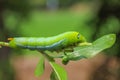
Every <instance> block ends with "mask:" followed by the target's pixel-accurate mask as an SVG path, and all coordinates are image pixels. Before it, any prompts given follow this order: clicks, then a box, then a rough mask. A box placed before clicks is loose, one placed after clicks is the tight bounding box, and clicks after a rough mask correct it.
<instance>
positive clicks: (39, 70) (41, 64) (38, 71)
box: [35, 55, 45, 77]
mask: <svg viewBox="0 0 120 80" xmlns="http://www.w3.org/2000/svg"><path fill="white" fill-rule="evenodd" d="M44 62H45V59H44V56H42V55H41V58H40V61H39V63H38V65H37V67H36V69H35V76H37V77H38V76H41V75H42V74H43V72H44V69H45V66H44Z"/></svg>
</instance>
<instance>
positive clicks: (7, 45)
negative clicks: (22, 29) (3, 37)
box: [0, 42, 9, 48]
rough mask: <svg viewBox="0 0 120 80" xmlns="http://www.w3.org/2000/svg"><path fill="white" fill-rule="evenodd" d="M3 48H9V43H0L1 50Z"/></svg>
mask: <svg viewBox="0 0 120 80" xmlns="http://www.w3.org/2000/svg"><path fill="white" fill-rule="evenodd" d="M2 46H6V47H9V43H7V42H0V48H1V47H2Z"/></svg>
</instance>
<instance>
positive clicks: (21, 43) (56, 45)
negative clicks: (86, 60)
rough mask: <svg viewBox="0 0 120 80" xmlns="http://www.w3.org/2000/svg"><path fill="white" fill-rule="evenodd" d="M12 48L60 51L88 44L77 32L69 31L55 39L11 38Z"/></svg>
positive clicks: (54, 37) (10, 44)
mask: <svg viewBox="0 0 120 80" xmlns="http://www.w3.org/2000/svg"><path fill="white" fill-rule="evenodd" d="M9 39H10V42H9V46H10V47H12V48H16V47H18V48H25V49H30V50H39V51H45V50H48V51H60V50H63V49H66V48H70V47H74V46H77V45H78V44H79V43H83V42H86V40H85V38H84V37H83V36H82V35H81V34H79V32H76V31H69V32H65V33H62V34H59V35H57V36H53V37H40V38H39V37H15V38H9Z"/></svg>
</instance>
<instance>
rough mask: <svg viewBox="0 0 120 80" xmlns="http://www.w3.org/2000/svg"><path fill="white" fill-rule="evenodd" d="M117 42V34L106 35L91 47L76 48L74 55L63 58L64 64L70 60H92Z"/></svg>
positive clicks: (68, 54) (70, 54) (69, 54)
mask: <svg viewBox="0 0 120 80" xmlns="http://www.w3.org/2000/svg"><path fill="white" fill-rule="evenodd" d="M115 40H116V35H115V34H109V35H105V36H103V37H101V38H99V39H97V40H96V41H94V42H93V43H92V45H90V46H82V47H77V48H75V51H74V52H72V53H67V55H66V56H65V57H63V63H65V62H66V61H69V60H80V59H81V58H91V57H94V56H95V55H97V54H98V53H99V52H101V51H103V50H105V49H107V48H110V47H111V46H112V45H113V44H114V43H115Z"/></svg>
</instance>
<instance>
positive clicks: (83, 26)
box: [0, 0, 120, 80]
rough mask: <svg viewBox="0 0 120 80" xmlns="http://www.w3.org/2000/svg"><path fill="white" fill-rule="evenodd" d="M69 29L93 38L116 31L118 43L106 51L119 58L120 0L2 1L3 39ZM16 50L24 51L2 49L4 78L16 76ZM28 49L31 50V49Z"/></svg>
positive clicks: (0, 26) (0, 72) (0, 79)
mask: <svg viewBox="0 0 120 80" xmlns="http://www.w3.org/2000/svg"><path fill="white" fill-rule="evenodd" d="M66 31H79V32H80V33H81V34H83V35H84V36H85V37H86V39H87V40H88V41H89V42H92V41H94V40H96V39H97V38H98V37H100V36H102V35H105V34H109V33H115V34H116V35H117V41H116V44H115V45H114V46H113V47H112V48H111V49H109V50H107V51H106V53H107V54H110V55H112V56H115V57H117V59H118V61H119V56H120V50H119V48H120V45H119V44H120V1H119V0H1V1H0V41H7V38H9V37H20V36H31V37H36V36H37V37H41V36H45V37H48V36H53V35H57V34H60V33H63V32H66ZM13 51H14V53H16V54H19V53H22V52H20V51H21V50H20V51H18V50H13V49H9V48H5V47H3V48H2V49H0V80H14V76H15V75H14V70H13V68H11V65H10V59H11V55H13ZM25 52H26V51H25ZM25 52H24V53H23V54H25ZM27 53H31V52H30V51H27ZM23 54H22V55H23ZM6 76H7V77H6ZM97 80H98V79H97ZM102 80H103V79H102Z"/></svg>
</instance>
